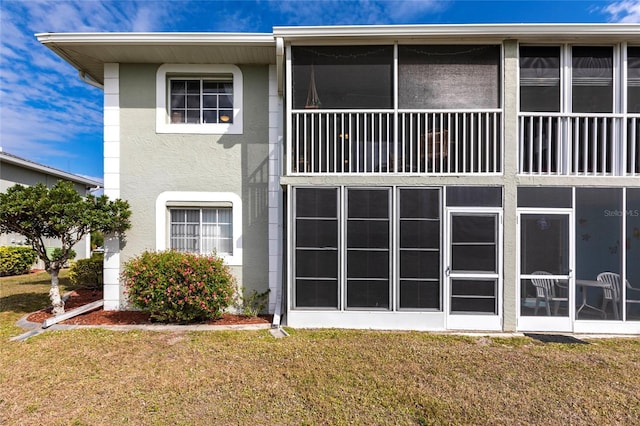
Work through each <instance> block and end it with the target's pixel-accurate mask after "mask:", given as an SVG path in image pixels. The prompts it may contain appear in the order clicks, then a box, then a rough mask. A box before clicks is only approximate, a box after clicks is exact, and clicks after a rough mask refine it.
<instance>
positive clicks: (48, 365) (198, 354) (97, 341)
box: [0, 276, 640, 425]
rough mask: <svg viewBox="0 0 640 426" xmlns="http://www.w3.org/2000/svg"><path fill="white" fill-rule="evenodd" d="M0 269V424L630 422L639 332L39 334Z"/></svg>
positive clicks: (33, 294)
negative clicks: (584, 340) (20, 322)
mask: <svg viewBox="0 0 640 426" xmlns="http://www.w3.org/2000/svg"><path fill="white" fill-rule="evenodd" d="M29 278H30V281H29V282H24V283H23V282H21V281H20V280H16V279H8V278H0V300H1V305H0V306H1V310H2V312H1V314H0V321H1V324H0V338H1V339H2V342H1V344H0V384H1V385H0V386H1V391H0V424H5V422H6V424H20V425H29V424H34V425H36V424H37V425H57V424H61V425H84V424H88V425H164V424H170V425H176V424H178V425H213V424H215V425H228V424H233V425H236V424H237V425H254V424H256V425H263V424H269V425H274V424H276V425H280V424H293V425H303V424H314V425H315V424H319V425H329V424H330V425H340V424H358V425H374V424H389V425H402V424H418V425H426V424H462V425H467V424H477V425H488V424H505V425H506V424H508V425H512V424H540V425H549V424H552V425H553V424H557V425H567V424H598V425H600V424H607V425H609V424H621V425H631V424H640V375H639V374H638V367H639V366H640V341H639V340H637V339H595V340H590V341H589V344H549V343H547V344H544V343H541V342H539V341H536V340H532V339H529V338H526V337H517V338H506V337H505V338H502V337H501V338H497V337H463V336H455V335H445V334H437V333H410V332H407V333H397V332H393V333H391V332H374V331H349V330H288V331H289V332H290V334H291V335H290V337H288V338H284V339H275V338H273V337H272V336H271V335H270V334H269V333H268V331H242V332H226V331H225V332H222V331H221V332H181V333H175V332H147V331H128V332H118V331H107V330H101V329H83V330H73V331H62V332H57V331H48V332H46V333H43V334H40V335H38V336H36V337H33V338H30V339H28V340H27V341H25V342H10V341H8V339H9V338H10V337H11V336H14V335H17V334H19V333H20V332H21V330H20V329H18V328H16V327H15V326H14V322H15V320H17V319H18V318H19V317H20V316H22V315H24V314H25V313H26V312H29V311H30V310H33V309H35V308H36V307H40V305H46V304H47V295H46V293H47V291H48V284H47V282H46V279H47V277H46V276H45V278H44V279H41V280H38V279H34V277H33V276H30V277H29Z"/></svg>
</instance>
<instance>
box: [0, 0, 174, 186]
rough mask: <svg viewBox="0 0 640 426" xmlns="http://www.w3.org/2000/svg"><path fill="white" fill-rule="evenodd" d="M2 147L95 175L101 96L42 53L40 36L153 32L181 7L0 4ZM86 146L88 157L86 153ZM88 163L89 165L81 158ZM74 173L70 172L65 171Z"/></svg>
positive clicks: (33, 0)
mask: <svg viewBox="0 0 640 426" xmlns="http://www.w3.org/2000/svg"><path fill="white" fill-rule="evenodd" d="M0 1H1V3H0V8H1V13H0V145H1V146H2V148H3V150H5V151H6V152H10V153H13V154H16V155H19V156H22V157H25V158H28V159H32V160H34V161H38V162H41V163H43V164H48V165H52V166H54V167H56V165H57V166H58V167H60V165H62V168H63V169H65V168H66V166H67V165H72V164H73V165H76V166H77V165H82V164H93V165H95V166H93V168H92V169H83V168H79V167H81V166H79V167H77V170H78V171H77V172H82V173H84V174H87V175H94V176H95V175H99V174H100V173H101V172H102V170H101V164H102V150H101V147H102V92H101V91H100V90H98V89H96V88H93V87H91V86H89V85H87V84H85V83H83V82H81V81H80V79H79V78H78V73H77V71H76V70H75V69H74V68H73V67H72V66H70V65H69V64H67V63H66V62H65V61H64V60H62V59H61V58H59V57H58V56H56V55H55V54H54V53H53V52H51V51H49V50H48V49H47V48H46V47H44V46H42V45H41V44H40V43H39V42H38V41H37V40H36V38H35V37H34V34H35V33H40V32H102V31H158V30H161V29H165V30H166V28H167V24H171V22H170V20H169V18H170V16H171V15H172V10H174V8H177V7H181V6H182V5H181V4H179V3H180V2H166V1H138V2H135V1H120V0H116V1H109V0H102V1H99V0H91V1H83V0H74V1H66V0H64V1H63V0H59V1H52V0H30V1H2V0H0ZM87 146H91V147H93V148H92V151H93V153H92V152H91V150H88V149H87V148H86V147H87ZM87 156H90V157H87ZM70 171H72V172H73V171H74V170H70Z"/></svg>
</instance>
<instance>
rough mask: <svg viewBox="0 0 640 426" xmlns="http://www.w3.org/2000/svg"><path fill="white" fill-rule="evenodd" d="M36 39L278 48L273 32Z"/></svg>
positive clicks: (44, 38)
mask: <svg viewBox="0 0 640 426" xmlns="http://www.w3.org/2000/svg"><path fill="white" fill-rule="evenodd" d="M35 37H36V38H37V39H38V41H39V42H40V43H42V44H56V43H60V44H106V45H109V44H115V45H127V44H131V45H181V44H188V45H266V46H269V45H271V46H275V39H274V37H273V35H272V34H269V33H177V32H176V33H38V34H36V35H35Z"/></svg>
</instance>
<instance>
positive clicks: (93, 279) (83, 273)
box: [69, 253, 104, 289]
mask: <svg viewBox="0 0 640 426" xmlns="http://www.w3.org/2000/svg"><path fill="white" fill-rule="evenodd" d="M103 261H104V255H103V254H102V253H94V254H93V255H92V256H91V257H90V258H89V259H80V260H78V261H76V262H72V263H71V268H70V269H69V280H70V281H71V283H72V284H74V285H76V286H78V287H85V288H90V289H101V288H102V284H103V282H104V280H103V263H104V262H103Z"/></svg>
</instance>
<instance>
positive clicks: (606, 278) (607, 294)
mask: <svg viewBox="0 0 640 426" xmlns="http://www.w3.org/2000/svg"><path fill="white" fill-rule="evenodd" d="M601 276H602V279H600V277H601ZM598 281H603V282H606V283H611V285H612V289H608V288H605V289H604V299H603V301H602V309H603V310H604V308H605V307H606V305H607V304H608V302H609V301H612V302H613V314H614V315H615V318H616V319H620V315H619V314H618V303H620V297H621V296H622V290H621V288H622V287H621V285H620V281H621V278H620V274H616V273H615V272H603V273H601V274H599V275H598ZM625 281H626V282H625V287H627V294H626V303H627V314H628V312H629V308H630V305H633V304H640V288H637V287H632V286H631V283H630V282H629V280H625Z"/></svg>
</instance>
